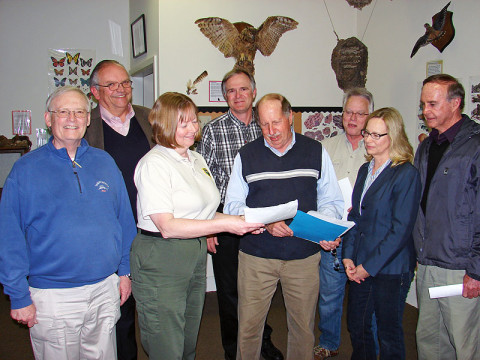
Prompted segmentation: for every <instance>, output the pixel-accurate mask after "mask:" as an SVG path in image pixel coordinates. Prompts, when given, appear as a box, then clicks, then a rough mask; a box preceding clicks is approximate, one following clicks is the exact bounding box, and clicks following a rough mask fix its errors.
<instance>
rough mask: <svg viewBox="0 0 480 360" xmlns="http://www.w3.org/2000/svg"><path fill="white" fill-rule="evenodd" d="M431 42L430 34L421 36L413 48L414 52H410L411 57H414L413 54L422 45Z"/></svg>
mask: <svg viewBox="0 0 480 360" xmlns="http://www.w3.org/2000/svg"><path fill="white" fill-rule="evenodd" d="M428 44H429V41H428V34H425V35H423V36H421V37H420V39H418V40H417V42H416V43H415V46H414V47H413V50H412V53H411V54H410V57H411V58H412V57H413V55H415V54H416V53H417V51H418V49H420V48H421V47H422V46H425V45H428Z"/></svg>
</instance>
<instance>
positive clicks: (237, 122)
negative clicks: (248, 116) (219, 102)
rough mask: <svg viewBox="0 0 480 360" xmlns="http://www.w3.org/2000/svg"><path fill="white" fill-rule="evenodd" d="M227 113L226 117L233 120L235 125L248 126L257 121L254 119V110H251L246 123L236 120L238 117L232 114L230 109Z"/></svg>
mask: <svg viewBox="0 0 480 360" xmlns="http://www.w3.org/2000/svg"><path fill="white" fill-rule="evenodd" d="M227 115H228V118H229V119H230V120H232V121H233V123H234V124H236V125H237V126H245V127H249V126H252V124H253V123H254V122H255V121H257V120H256V119H255V111H253V110H252V120H251V121H250V122H249V123H248V125H245V123H244V122H243V121H240V120H238V118H237V117H236V116H235V115H233V113H232V111H231V110H230V109H228V112H227Z"/></svg>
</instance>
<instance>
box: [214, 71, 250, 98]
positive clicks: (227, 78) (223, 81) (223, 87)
mask: <svg viewBox="0 0 480 360" xmlns="http://www.w3.org/2000/svg"><path fill="white" fill-rule="evenodd" d="M238 74H244V75H245V76H247V77H248V79H249V80H250V86H251V87H252V91H255V88H256V86H257V85H256V83H255V78H254V77H253V75H252V74H250V73H249V72H248V71H246V70H243V69H233V70H230V71H229V72H228V73H226V74H225V76H224V77H223V80H222V94H223V97H224V98H227V89H226V88H225V87H226V83H227V81H228V80H229V79H230V78H231V77H232V76H234V75H238Z"/></svg>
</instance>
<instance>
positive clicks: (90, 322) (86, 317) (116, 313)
mask: <svg viewBox="0 0 480 360" xmlns="http://www.w3.org/2000/svg"><path fill="white" fill-rule="evenodd" d="M118 285H119V279H118V276H117V275H116V274H113V275H111V276H109V277H108V278H106V279H105V280H103V281H100V282H99V283H96V284H92V285H85V286H80V287H75V288H68V289H37V288H32V287H31V288H30V293H31V296H32V300H33V303H34V305H35V307H36V309H37V321H38V324H35V325H34V326H33V327H32V328H30V338H31V341H32V347H33V352H34V355H35V359H36V360H43V359H45V360H52V359H55V360H67V359H68V360H80V359H82V360H83V359H88V360H92V359H102V360H116V359H117V345H116V337H115V323H116V322H117V321H118V319H119V317H120V293H119V290H118Z"/></svg>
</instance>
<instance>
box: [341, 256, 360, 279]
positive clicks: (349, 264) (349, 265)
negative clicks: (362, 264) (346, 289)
mask: <svg viewBox="0 0 480 360" xmlns="http://www.w3.org/2000/svg"><path fill="white" fill-rule="evenodd" d="M342 262H343V266H344V267H345V274H347V277H348V280H350V281H355V272H356V268H355V264H354V262H353V260H352V259H343V260H342ZM357 282H358V281H357Z"/></svg>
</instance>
